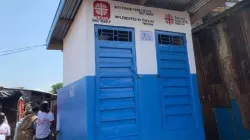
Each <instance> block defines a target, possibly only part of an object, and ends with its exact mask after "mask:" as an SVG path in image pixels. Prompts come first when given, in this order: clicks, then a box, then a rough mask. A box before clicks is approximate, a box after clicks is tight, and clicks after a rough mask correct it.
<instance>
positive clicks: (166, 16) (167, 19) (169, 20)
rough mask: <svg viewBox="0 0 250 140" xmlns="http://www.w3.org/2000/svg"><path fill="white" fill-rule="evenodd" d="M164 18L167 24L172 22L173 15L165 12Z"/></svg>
mask: <svg viewBox="0 0 250 140" xmlns="http://www.w3.org/2000/svg"><path fill="white" fill-rule="evenodd" d="M164 19H165V22H166V23H167V24H169V25H172V24H174V17H173V16H172V15H170V14H166V15H165V18H164Z"/></svg>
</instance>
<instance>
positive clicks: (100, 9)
mask: <svg viewBox="0 0 250 140" xmlns="http://www.w3.org/2000/svg"><path fill="white" fill-rule="evenodd" d="M93 4H94V5H93V6H94V17H95V18H96V19H104V20H108V19H110V16H111V11H110V4H109V3H108V2H104V1H95V2H94V3H93Z"/></svg>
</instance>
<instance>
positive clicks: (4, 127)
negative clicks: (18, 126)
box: [0, 112, 10, 140]
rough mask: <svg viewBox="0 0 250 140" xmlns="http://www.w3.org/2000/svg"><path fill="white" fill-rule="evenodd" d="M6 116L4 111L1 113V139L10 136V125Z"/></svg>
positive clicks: (3, 139)
mask: <svg viewBox="0 0 250 140" xmlns="http://www.w3.org/2000/svg"><path fill="white" fill-rule="evenodd" d="M5 119H6V116H5V114H4V113H2V112H1V113H0V140H5V139H6V137H8V136H10V126H9V125H8V124H7V123H6V120H5Z"/></svg>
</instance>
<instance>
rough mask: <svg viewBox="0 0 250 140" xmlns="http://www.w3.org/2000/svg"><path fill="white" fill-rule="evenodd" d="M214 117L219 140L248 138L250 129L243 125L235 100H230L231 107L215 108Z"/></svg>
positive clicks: (244, 139) (249, 137)
mask: <svg viewBox="0 0 250 140" xmlns="http://www.w3.org/2000/svg"><path fill="white" fill-rule="evenodd" d="M216 119H217V124H218V129H219V135H220V139H221V140H249V139H250V130H248V129H245V128H244V126H243V122H242V118H241V112H240V108H239V106H238V104H237V101H236V100H232V108H216Z"/></svg>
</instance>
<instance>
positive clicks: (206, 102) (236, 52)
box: [193, 8, 250, 140]
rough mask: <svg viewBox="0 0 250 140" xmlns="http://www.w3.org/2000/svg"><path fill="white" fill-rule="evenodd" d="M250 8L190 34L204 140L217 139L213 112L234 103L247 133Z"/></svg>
mask: <svg viewBox="0 0 250 140" xmlns="http://www.w3.org/2000/svg"><path fill="white" fill-rule="evenodd" d="M249 13H250V8H245V9H242V10H241V11H239V12H237V13H234V14H231V15H228V16H226V17H224V18H223V19H221V20H220V22H217V23H216V24H213V25H210V26H208V27H206V28H204V29H202V30H200V31H198V32H196V33H194V34H193V41H194V51H195V57H196V65H197V74H198V78H199V88H200V98H201V101H202V104H203V112H204V120H205V130H206V134H207V139H208V140H216V139H219V136H218V131H217V122H216V117H215V112H214V109H215V108H218V107H226V108H231V100H232V99H236V100H237V102H238V104H239V107H240V110H241V116H242V120H243V124H244V127H245V128H248V129H250V14H249Z"/></svg>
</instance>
